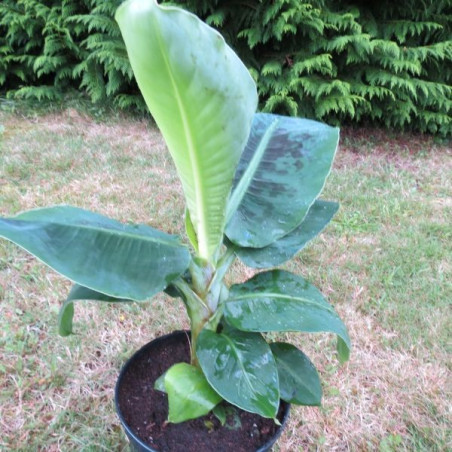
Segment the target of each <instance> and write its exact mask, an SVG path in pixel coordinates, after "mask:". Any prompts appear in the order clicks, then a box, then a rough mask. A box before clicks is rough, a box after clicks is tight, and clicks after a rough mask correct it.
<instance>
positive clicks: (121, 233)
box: [0, 218, 184, 248]
mask: <svg viewBox="0 0 452 452" xmlns="http://www.w3.org/2000/svg"><path fill="white" fill-rule="evenodd" d="M3 221H14V222H20V223H24V224H27V225H30V226H32V225H38V226H40V227H41V228H45V227H46V226H59V227H66V228H71V229H85V230H90V231H95V232H104V233H107V234H110V235H116V236H119V237H127V238H130V239H133V240H142V241H147V242H154V243H161V244H163V245H166V246H172V247H174V248H177V247H180V248H182V247H184V245H183V244H181V243H173V241H170V240H168V241H164V240H163V239H157V238H153V237H150V236H148V235H134V234H131V233H130V232H127V231H120V230H118V229H110V228H107V227H105V228H101V227H94V226H90V225H86V224H85V225H79V224H68V223H61V222H50V221H36V220H34V221H30V220H20V219H17V220H16V219H14V218H9V219H7V220H3ZM0 229H1V228H0ZM0 236H2V237H4V235H3V234H2V233H1V232H0Z"/></svg>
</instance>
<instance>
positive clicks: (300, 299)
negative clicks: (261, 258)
mask: <svg viewBox="0 0 452 452" xmlns="http://www.w3.org/2000/svg"><path fill="white" fill-rule="evenodd" d="M270 297H271V298H276V299H283V300H289V301H296V302H300V303H304V304H309V305H313V306H316V307H319V308H322V309H324V310H325V311H328V312H331V313H333V314H336V312H335V311H334V309H333V308H332V307H331V306H325V305H324V304H322V303H319V302H318V301H312V300H309V299H307V298H303V297H300V296H294V295H285V294H279V293H273V292H265V293H264V294H259V295H256V294H252V293H251V294H244V295H240V296H238V297H237V296H235V297H234V296H231V298H230V299H229V300H228V301H227V303H236V302H238V303H240V302H241V301H246V300H247V299H252V298H254V299H256V298H257V299H259V298H270Z"/></svg>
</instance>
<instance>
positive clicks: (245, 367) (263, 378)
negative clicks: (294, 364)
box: [196, 329, 280, 418]
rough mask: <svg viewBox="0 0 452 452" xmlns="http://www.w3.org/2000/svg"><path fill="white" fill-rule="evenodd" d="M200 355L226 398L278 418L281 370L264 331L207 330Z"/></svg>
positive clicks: (212, 381) (199, 346)
mask: <svg viewBox="0 0 452 452" xmlns="http://www.w3.org/2000/svg"><path fill="white" fill-rule="evenodd" d="M196 355H197V356H198V359H199V364H200V365H201V368H202V370H203V372H204V375H205V376H206V378H207V381H208V382H209V383H210V385H211V386H212V387H213V388H214V389H215V391H216V392H217V393H218V394H220V395H221V397H223V398H224V399H225V400H227V401H228V402H230V403H232V404H233V405H236V406H238V407H240V408H242V409H243V410H246V411H250V412H252V413H257V414H260V415H261V416H264V417H270V418H274V417H276V413H277V411H278V406H279V398H280V393H279V380H278V369H277V367H276V362H275V360H274V358H273V355H272V352H271V350H270V346H269V345H268V344H267V342H266V341H265V339H264V338H263V337H262V336H261V335H260V334H255V333H245V332H243V331H237V330H233V329H224V330H223V331H222V332H221V333H215V332H213V331H210V330H207V329H204V330H203V331H201V334H200V335H199V337H198V342H197V347H196Z"/></svg>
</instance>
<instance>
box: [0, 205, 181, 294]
mask: <svg viewBox="0 0 452 452" xmlns="http://www.w3.org/2000/svg"><path fill="white" fill-rule="evenodd" d="M0 237H4V238H6V239H8V240H11V241H12V242H14V243H16V244H17V245H19V246H20V247H22V248H24V249H25V250H27V251H28V252H29V253H31V254H33V255H34V256H36V257H37V258H38V259H40V260H41V261H42V262H44V263H45V264H47V265H48V266H50V267H52V268H53V269H54V270H56V271H57V272H58V273H61V274H62V275H64V276H66V277H68V278H69V279H71V280H72V281H74V282H76V283H77V284H80V285H81V286H84V287H87V288H89V289H91V290H94V291H96V292H100V293H103V294H105V295H109V296H111V297H115V298H125V299H130V300H137V301H141V300H145V299H147V298H150V297H152V296H153V295H155V294H156V293H158V292H160V291H161V290H163V289H164V288H165V287H166V286H167V285H168V284H169V283H170V282H171V281H172V280H173V279H175V278H177V277H178V276H179V275H180V274H181V273H183V272H184V271H185V270H186V269H187V268H188V265H189V261H190V254H189V252H188V249H187V248H186V247H185V246H182V245H181V244H180V242H179V239H178V237H176V236H172V235H169V234H165V233H163V232H161V231H158V230H157V229H153V228H151V227H149V226H146V225H126V224H122V223H120V222H118V221H115V220H112V219H110V218H107V217H104V216H102V215H99V214H96V213H93V212H89V211H87V210H83V209H78V208H76V207H70V206H58V207H49V208H44V209H36V210H31V211H28V212H24V213H22V214H19V215H17V216H16V217H13V218H6V219H0Z"/></svg>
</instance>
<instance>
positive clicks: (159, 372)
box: [0, 0, 350, 450]
mask: <svg viewBox="0 0 452 452" xmlns="http://www.w3.org/2000/svg"><path fill="white" fill-rule="evenodd" d="M116 20H117V22H118V23H119V26H120V29H121V32H122V36H123V38H124V42H125V44H126V48H127V52H128V57H129V60H130V63H131V65H132V68H133V72H134V74H135V77H136V80H137V82H138V85H139V87H140V90H141V92H142V94H143V97H144V99H145V101H146V103H147V105H148V107H149V110H150V112H151V114H152V116H153V118H154V119H155V122H156V123H157V125H158V127H159V129H160V131H161V133H162V135H163V137H164V139H165V142H166V144H167V148H168V150H169V152H170V153H171V156H172V158H173V160H174V162H175V166H176V169H177V172H178V175H179V177H180V180H181V183H182V187H183V192H184V195H185V201H186V213H185V228H186V236H187V243H182V241H181V239H180V238H179V237H176V236H173V235H169V234H167V233H165V232H161V231H159V230H156V229H154V228H152V227H151V226H149V225H147V224H123V223H120V222H118V221H116V220H113V219H110V218H106V217H104V216H102V215H99V214H97V213H93V212H90V211H87V210H83V209H80V208H77V207H72V206H55V207H49V208H40V209H35V210H31V211H27V212H23V213H20V214H18V215H16V216H14V217H11V218H3V219H0V236H2V237H3V238H5V239H7V240H10V241H12V242H14V243H16V244H17V245H19V246H20V247H22V248H24V249H25V250H27V251H28V252H30V253H31V254H33V255H34V256H36V257H37V258H38V259H40V260H41V261H43V262H44V263H45V264H47V265H49V266H50V267H52V268H53V269H55V270H56V271H57V272H59V273H61V274H62V275H64V276H66V277H68V278H69V279H70V280H72V281H73V282H74V286H73V288H72V290H71V291H70V293H69V296H68V298H67V300H66V301H65V302H64V303H63V305H62V307H61V310H60V315H59V331H60V334H61V335H63V336H64V335H68V334H70V333H71V332H72V320H73V316H74V302H75V301H77V300H97V301H100V302H120V301H126V302H130V301H136V302H140V301H145V300H148V299H150V298H152V297H153V296H154V295H155V294H157V293H158V292H160V291H162V290H164V291H165V292H167V294H168V295H169V296H171V297H176V298H179V299H180V300H181V302H182V303H183V305H184V306H185V308H186V312H187V315H188V317H189V319H190V326H191V328H190V331H189V332H185V333H184V332H182V333H181V332H179V333H178V334H176V335H172V336H169V337H165V338H164V340H160V339H157V342H156V341H153V342H151V344H154V345H147V346H145V347H144V348H143V349H142V350H140V351H139V352H138V353H137V354H136V355H135V356H134V358H133V359H132V360H131V361H130V362H129V363H128V364H127V365H126V366H125V367H124V369H123V371H122V373H121V378H120V381H119V382H118V386H117V393H116V402H117V407H118V412H119V415H120V418H121V420H122V422H123V424H124V427H125V429H126V432H127V434H128V436H129V437H130V439H131V441H132V447H133V448H135V449H134V450H191V449H189V448H188V446H187V445H186V443H185V445H183V446H181V445H180V444H179V446H178V445H177V444H176V445H174V446H168V445H167V446H162V445H161V443H159V442H158V438H155V435H154V437H152V435H151V434H149V431H147V429H148V427H149V428H151V427H152V426H151V427H150V425H151V424H152V423H154V424H155V422H153V421H152V419H154V420H155V419H157V418H156V417H155V416H154V415H151V414H146V415H145V416H144V417H145V419H144V420H143V421H142V422H144V423H143V424H142V427H141V428H140V427H137V428H135V427H134V426H131V425H129V420H128V418H127V415H126V414H124V412H125V411H126V410H127V407H126V405H128V404H129V405H130V404H133V403H134V401H135V400H137V399H139V398H140V397H141V395H143V394H144V393H146V392H148V393H152V394H154V395H155V394H157V395H158V397H160V398H161V399H162V400H164V403H166V408H165V409H166V410H167V411H165V413H164V419H163V421H162V422H161V424H162V426H161V427H160V430H159V432H160V433H159V435H163V433H162V431H163V430H171V428H172V427H173V426H182V427H183V426H184V425H185V424H188V423H190V422H195V423H196V422H197V421H198V420H199V419H204V420H203V421H202V422H201V424H200V425H201V429H204V430H207V431H208V436H209V435H210V436H209V441H211V443H208V444H207V446H206V448H205V450H216V449H218V450H223V449H225V448H230V449H232V450H266V448H267V449H268V448H269V447H271V443H272V441H274V439H272V438H270V439H269V438H267V437H266V436H265V435H263V434H262V431H260V432H254V433H253V432H251V433H250V432H248V433H246V435H248V436H253V435H254V436H255V437H261V436H262V438H259V441H260V442H257V443H256V444H254V443H253V445H251V446H246V447H247V448H245V449H243V448H240V447H236V446H227V445H226V446H222V445H221V444H217V443H216V442H214V441H217V440H216V439H214V436H215V435H213V434H212V430H221V429H223V430H227V427H231V426H230V421H228V419H230V418H231V416H232V419H233V421H234V419H235V420H238V423H237V425H238V426H239V427H237V428H240V425H241V420H240V416H241V415H242V414H241V413H245V414H251V415H252V416H255V417H256V419H257V418H258V419H264V420H266V421H267V422H270V424H271V425H274V426H275V428H274V429H273V430H272V432H271V433H272V434H273V433H275V432H276V435H277V434H278V425H279V424H281V423H283V422H284V419H285V418H286V416H287V412H288V409H287V406H288V404H301V405H319V404H320V402H321V397H322V391H321V385H320V381H319V376H318V374H317V371H316V369H315V367H314V366H313V365H312V363H311V361H310V360H309V359H308V357H307V356H306V355H305V354H304V353H303V352H302V351H301V350H299V349H298V348H296V347H295V346H293V345H291V344H289V343H280V342H272V343H269V342H268V340H267V339H268V337H269V336H268V335H266V333H268V332H276V333H280V332H289V331H290V332H311V333H316V332H327V333H334V334H336V335H337V338H338V340H337V352H338V358H339V360H340V361H342V362H343V361H346V360H347V359H348V357H349V352H350V339H349V336H348V333H347V330H346V327H345V326H344V324H343V322H342V321H341V320H340V318H339V316H338V315H337V313H336V312H335V310H334V309H333V307H332V306H331V305H330V304H329V303H328V302H327V300H326V299H325V298H324V297H323V295H322V294H321V292H320V291H319V290H318V289H316V288H315V287H314V286H313V285H311V284H310V283H309V282H308V281H306V280H305V279H304V278H303V277H302V276H300V275H296V274H293V273H290V272H288V271H285V270H280V269H277V268H276V267H277V266H279V265H281V264H283V263H284V262H286V261H287V260H289V259H290V258H292V257H293V256H294V255H295V254H297V253H298V252H299V251H300V250H301V249H302V248H303V247H304V246H305V245H306V243H307V242H309V241H310V240H311V239H313V238H314V237H315V236H316V235H317V234H319V233H320V231H321V230H322V229H323V228H324V227H325V226H326V225H327V224H328V223H329V221H330V220H331V219H332V217H333V216H334V214H335V213H336V211H337V209H338V204H337V203H336V202H332V201H324V200H320V199H318V196H319V194H320V192H321V190H322V188H323V186H324V184H325V180H326V178H327V176H328V174H329V172H330V169H331V165H332V162H333V159H334V155H335V152H336V148H337V144H338V139H339V131H338V129H336V128H332V127H329V126H327V125H324V124H321V123H318V122H315V121H312V120H306V119H300V118H289V117H285V116H279V115H273V114H266V113H256V108H257V100H258V96H257V90H256V86H255V83H254V81H253V79H252V78H251V76H250V74H249V72H248V71H247V69H246V67H245V66H244V65H243V63H242V62H241V61H240V59H239V58H238V57H237V55H236V54H235V53H234V52H233V51H232V50H231V49H230V48H229V47H228V46H227V44H226V43H225V41H224V39H223V38H222V37H221V35H220V34H219V33H218V32H216V31H215V30H213V29H212V28H210V27H209V26H207V25H206V24H204V23H203V22H202V21H201V20H199V19H198V18H197V17H196V16H194V15H193V14H191V13H189V12H187V11H184V10H182V9H179V8H177V7H172V6H160V5H158V4H157V2H156V1H155V0H127V1H126V2H125V3H123V4H122V5H121V6H120V7H119V9H118V11H117V13H116ZM144 177H145V175H144ZM236 259H240V260H241V261H242V262H243V263H244V264H245V265H247V266H249V267H251V268H252V269H255V276H253V277H252V278H250V279H248V280H246V281H244V282H239V283H236V284H232V285H231V284H227V283H226V279H225V277H226V275H227V272H228V269H229V268H230V267H231V265H232V264H233V262H234V261H235V260H236ZM274 336H275V335H272V337H274ZM162 341H163V342H162ZM165 341H166V342H165ZM167 342H169V343H170V345H169V347H170V348H169V351H165V353H166V355H170V358H171V359H170V361H171V360H172V361H171V362H170V364H162V361H163V358H162V356H163V354H164V352H163V351H162V350H166V349H164V347H167V345H162V344H163V343H167ZM156 343H157V345H156ZM181 344H182V345H181ZM162 347H163V348H162ZM171 347H173V348H171ZM152 350H154V352H155V350H157V351H156V352H155V353H156V355H155V356H152V355H149V356H148V354H149V353H151V352H152ZM159 353H160V354H159ZM162 353H163V354H162ZM151 368H152V369H151ZM135 373H140V374H142V376H143V378H142V379H143V381H144V383H143V385H144V386H140V387H137V385H136V384H135V382H134V380H133V378H134V374H135ZM151 374H152V377H150V375H151ZM131 387H133V388H134V391H135V392H134V393H133V394H134V395H133V396H131V395H130V393H128V392H127V391H128V390H129V389H130V388H131ZM148 405H149V404H147V403H144V404H143V405H142V406H141V407H140V408H139V409H138V411H139V412H140V411H146V409H148V408H152V407H149V406H148ZM135 411H137V410H135ZM212 413H213V414H212ZM237 413H240V414H237ZM135 414H136V413H135ZM138 414H139V413H138ZM152 416H154V417H152ZM212 416H213V417H212ZM151 418H152V419H151ZM206 419H207V420H206ZM212 419H214V420H218V423H219V424H218V425H219V427H218V426H217V425H216V424H214V421H212ZM151 421H152V422H151ZM130 422H132V421H130ZM215 422H216V421H215ZM233 423H235V421H234V422H233ZM198 424H199V423H198ZM146 426H147V427H146ZM250 428H251V429H254V430H255V429H256V422H254V421H253V422H252V423H251V427H250ZM140 429H141V432H140V431H139V430H140ZM145 430H146V432H144V431H145ZM261 430H264V428H262V429H261ZM143 432H144V433H143ZM234 434H235V433H234ZM159 435H157V436H159ZM165 441H166V440H165ZM265 443H267V446H265ZM168 444H169V443H168ZM183 444H184V443H183ZM263 444H264V446H263ZM196 447H197V448H196V450H203V449H202V448H200V446H196Z"/></svg>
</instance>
